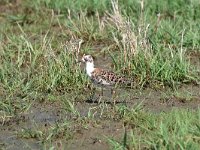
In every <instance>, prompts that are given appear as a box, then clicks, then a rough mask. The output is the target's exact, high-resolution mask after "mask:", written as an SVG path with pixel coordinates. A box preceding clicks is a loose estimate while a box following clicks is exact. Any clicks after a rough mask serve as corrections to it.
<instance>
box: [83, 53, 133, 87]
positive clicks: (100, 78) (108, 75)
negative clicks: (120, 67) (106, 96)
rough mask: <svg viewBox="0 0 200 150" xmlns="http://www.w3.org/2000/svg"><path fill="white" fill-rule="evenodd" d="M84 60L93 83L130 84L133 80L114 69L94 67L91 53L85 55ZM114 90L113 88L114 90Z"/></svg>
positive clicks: (108, 84)
mask: <svg viewBox="0 0 200 150" xmlns="http://www.w3.org/2000/svg"><path fill="white" fill-rule="evenodd" d="M82 62H84V63H85V64H86V73H87V75H88V76H89V77H90V79H91V80H92V81H93V83H95V84H98V85H102V86H111V87H116V86H130V85H131V83H132V82H131V80H129V79H127V78H125V77H124V76H120V75H117V74H115V73H114V72H112V71H109V70H104V69H102V68H95V67H94V60H93V57H92V56H91V55H85V54H84V55H83V57H82ZM112 91H113V90H112Z"/></svg>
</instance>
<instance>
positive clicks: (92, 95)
mask: <svg viewBox="0 0 200 150" xmlns="http://www.w3.org/2000/svg"><path fill="white" fill-rule="evenodd" d="M95 91H96V88H95V87H93V88H92V92H91V94H90V97H89V101H92V102H94V101H93V99H94V96H95Z"/></svg>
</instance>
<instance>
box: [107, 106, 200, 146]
mask: <svg viewBox="0 0 200 150" xmlns="http://www.w3.org/2000/svg"><path fill="white" fill-rule="evenodd" d="M199 114H200V113H199V111H197V112H190V111H185V110H172V111H171V112H169V113H160V114H152V113H148V112H146V113H144V112H143V111H141V110H138V109H135V108H132V109H129V110H125V112H123V114H122V116H123V117H122V118H123V119H124V122H125V124H126V126H127V128H126V129H125V130H126V131H125V132H124V134H125V135H124V136H126V138H125V139H124V138H122V141H120V142H119V141H115V140H114V139H110V138H108V140H109V142H110V143H111V145H112V147H113V148H114V149H124V147H126V148H128V149H199V147H200V145H199V144H200V138H199V134H200V130H199V129H200V128H199V117H200V116H199ZM124 140H126V141H124Z"/></svg>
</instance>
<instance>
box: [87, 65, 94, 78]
mask: <svg viewBox="0 0 200 150" xmlns="http://www.w3.org/2000/svg"><path fill="white" fill-rule="evenodd" d="M94 69H95V68H94V63H93V62H87V63H86V72H87V74H88V76H90V77H91V73H92V72H93V71H94Z"/></svg>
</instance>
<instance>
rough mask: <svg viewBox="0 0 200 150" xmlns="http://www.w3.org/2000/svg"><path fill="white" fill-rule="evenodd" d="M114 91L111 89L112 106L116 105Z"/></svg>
mask: <svg viewBox="0 0 200 150" xmlns="http://www.w3.org/2000/svg"><path fill="white" fill-rule="evenodd" d="M115 94H116V91H115V89H114V88H111V95H112V101H113V104H114V105H115V104H116V95H115Z"/></svg>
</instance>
